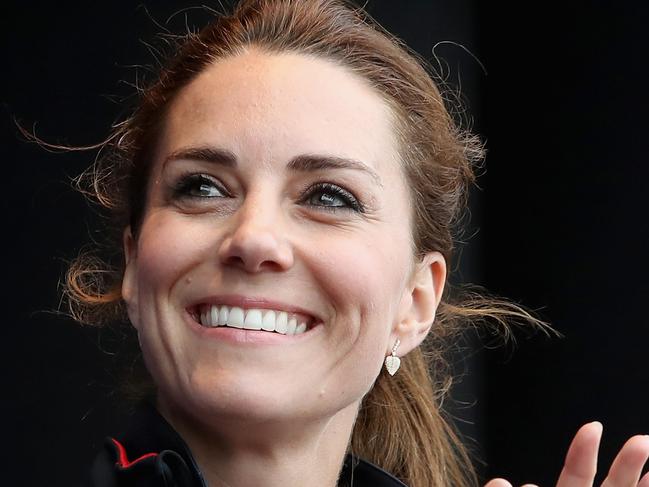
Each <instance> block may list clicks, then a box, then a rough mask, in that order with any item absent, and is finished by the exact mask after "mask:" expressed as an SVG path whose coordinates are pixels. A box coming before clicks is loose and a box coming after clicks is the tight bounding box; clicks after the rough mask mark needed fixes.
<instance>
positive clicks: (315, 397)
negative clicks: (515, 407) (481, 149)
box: [122, 50, 649, 487]
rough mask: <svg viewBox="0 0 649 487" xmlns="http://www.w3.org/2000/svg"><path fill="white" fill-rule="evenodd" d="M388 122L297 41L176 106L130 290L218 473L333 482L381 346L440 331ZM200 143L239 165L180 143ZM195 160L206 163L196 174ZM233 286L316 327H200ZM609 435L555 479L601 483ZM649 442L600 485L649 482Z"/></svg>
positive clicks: (619, 461)
mask: <svg viewBox="0 0 649 487" xmlns="http://www.w3.org/2000/svg"><path fill="white" fill-rule="evenodd" d="M393 134H394V131H393V118H392V114H391V112H390V110H389V108H388V107H387V106H386V104H385V103H384V102H383V100H382V99H381V97H380V96H379V95H378V94H377V93H376V92H374V91H373V89H372V88H371V87H369V86H367V85H366V84H365V83H364V81H363V80H362V79H360V78H358V77H357V76H355V75H354V74H353V73H350V72H348V71H347V70H345V69H344V68H341V67H340V66H336V65H335V64H333V63H330V62H328V61H325V60H321V59H313V58H308V57H305V56H301V55H290V54H282V55H276V54H274V55H269V54H265V53H261V52H258V51H255V50H251V51H248V52H246V53H244V54H241V55H238V56H236V57H232V58H228V59H224V60H220V61H218V62H216V63H215V64H213V65H212V66H210V67H209V68H207V69H206V70H205V71H203V72H202V73H201V74H200V75H199V76H197V78H196V79H194V80H193V81H192V82H191V83H190V84H189V85H188V86H187V87H185V88H184V89H183V90H182V91H181V92H180V93H179V94H178V96H177V97H176V99H175V100H174V101H173V102H172V104H171V106H170V107H169V111H168V113H167V118H166V120H165V126H164V130H163V133H162V135H161V137H160V141H159V144H158V147H157V152H156V157H155V160H154V162H153V168H152V171H151V174H152V176H151V178H150V181H149V184H148V188H147V204H146V211H145V215H144V219H143V223H142V226H141V228H140V229H139V232H138V235H137V239H136V238H134V237H133V235H132V233H131V231H130V229H127V230H126V231H125V234H124V247H125V253H126V259H127V263H126V271H125V275H124V280H123V289H122V292H123V296H124V299H125V301H126V303H127V307H128V312H129V316H130V319H131V322H132V323H133V325H134V326H135V327H136V328H137V330H138V334H139V336H140V342H141V345H142V351H143V354H144V357H145V360H146V362H147V366H148V368H149V370H150V372H151V374H152V376H153V378H154V380H155V382H156V384H157V385H158V388H159V395H158V408H159V409H160V411H161V413H162V414H163V415H164V416H165V417H166V418H167V420H169V421H170V422H171V424H172V425H173V426H174V427H175V428H176V429H177V430H178V431H179V432H180V434H181V435H182V437H183V438H184V439H185V441H186V442H187V444H188V445H189V447H190V449H191V451H192V453H193V454H194V456H195V457H196V460H197V462H198V464H199V466H200V468H201V470H202V472H203V474H204V476H205V478H206V479H207V481H208V483H209V485H210V486H212V487H217V486H231V487H237V486H250V485H265V486H270V487H272V486H282V487H283V486H286V485H309V486H316V487H317V486H328V487H332V486H335V485H336V480H337V477H338V474H339V469H340V466H341V464H342V460H343V457H344V453H345V449H346V446H347V442H348V440H349V437H350V433H351V430H352V427H353V423H354V420H355V417H356V413H357V410H358V406H359V404H360V401H361V399H362V397H363V396H364V395H365V394H366V393H367V392H368V391H369V390H370V388H371V387H372V384H373V383H374V381H375V380H376V377H377V376H378V374H379V373H380V370H381V367H382V363H383V360H384V357H385V356H387V355H389V354H390V351H391V348H392V346H393V345H394V343H395V341H396V340H397V339H399V340H400V342H401V345H400V347H399V350H398V355H399V356H403V355H406V354H407V353H408V352H409V351H411V350H412V349H414V348H415V347H417V346H418V345H419V344H420V343H421V341H422V340H423V339H424V338H425V336H426V334H427V333H428V332H429V330H430V324H431V323H432V322H433V320H434V316H435V311H436V308H437V305H438V304H439V302H440V299H441V294H442V291H443V287H444V282H445V278H446V264H445V262H444V259H443V257H442V256H441V254H439V253H437V252H432V253H430V254H428V255H426V256H425V257H424V258H423V259H422V260H421V261H415V260H414V258H413V255H412V253H411V248H412V246H411V235H412V227H411V225H412V223H411V219H410V215H411V205H410V201H409V192H408V188H407V186H406V184H405V181H404V178H403V174H402V171H401V168H400V165H399V158H398V151H397V143H396V141H395V139H394V136H393ZM206 147H210V148H218V149H219V150H225V151H228V152H229V153H231V154H232V155H234V157H235V159H236V164H235V165H229V166H225V165H223V164H219V163H215V162H209V161H205V160H202V159H204V157H196V156H195V155H194V156H191V157H188V156H187V155H186V154H185V156H183V157H177V155H178V153H179V151H186V150H187V149H192V148H194V149H195V148H206ZM174 154H175V155H176V156H174ZM305 154H307V155H325V156H334V157H339V158H351V159H353V160H355V161H360V162H361V163H362V164H363V165H364V166H365V167H366V168H368V169H369V172H368V171H366V170H359V169H350V168H325V169H318V170H315V171H312V170H309V171H295V170H291V169H289V167H288V166H289V164H290V161H291V160H293V159H294V158H295V157H296V156H300V155H305ZM188 174H193V175H197V174H202V175H204V176H203V179H202V180H200V182H199V184H196V180H193V183H191V184H189V185H187V184H184V182H186V181H187V179H186V177H187V175H188ZM321 182H327V183H330V184H334V185H337V186H339V187H342V188H344V189H345V190H346V191H348V192H350V193H352V194H353V195H354V197H355V198H356V199H357V200H358V201H359V202H360V203H361V205H362V207H363V211H354V209H352V208H350V204H349V201H348V200H345V198H341V197H340V195H337V194H332V193H331V192H330V191H329V190H327V191H324V192H323V191H322V190H320V191H319V192H317V191H316V192H314V190H313V187H314V185H315V184H317V183H321ZM201 185H202V188H203V189H201ZM179 187H182V188H183V189H184V192H183V191H179V190H178V188H179ZM188 188H191V191H190V192H192V194H193V195H194V196H193V197H190V196H189V195H188ZM341 203H342V207H338V205H339V204H341ZM331 206H335V207H336V208H335V209H333V210H332V208H331ZM223 295H236V296H239V297H246V298H250V297H253V298H259V297H263V298H266V299H272V300H274V301H279V302H281V303H286V304H288V305H297V306H300V307H302V308H303V309H305V310H306V311H307V312H308V313H310V314H312V315H313V316H315V317H316V318H317V321H319V322H321V323H322V326H320V327H319V329H317V331H316V330H313V331H312V332H309V333H307V334H305V335H304V336H303V337H302V339H301V340H299V341H297V340H293V341H292V340H286V341H285V342H279V343H274V344H272V345H271V344H266V345H258V346H249V345H243V344H241V343H233V342H226V341H223V340H219V339H215V338H214V337H213V336H212V337H205V336H202V335H199V334H197V333H195V330H192V328H191V326H190V325H189V323H188V319H190V318H188V313H187V309H188V307H190V306H191V305H192V304H195V303H196V302H197V301H200V300H205V299H208V298H209V299H211V300H215V301H216V302H218V299H219V297H220V296H223ZM260 333H261V332H260ZM600 437H601V425H599V423H591V424H589V425H585V426H584V427H583V428H582V429H581V430H580V431H579V432H578V433H577V435H576V437H575V439H574V441H573V443H572V445H571V447H570V450H569V452H568V455H567V458H566V463H565V468H564V470H563V472H562V474H561V477H560V479H559V482H558V484H557V486H558V487H590V486H592V484H593V481H594V476H595V471H596V465H597V450H598V445H599V441H600ZM647 457H649V438H647V437H641V436H638V437H633V438H631V439H630V440H629V441H628V442H627V443H626V444H625V446H624V447H623V448H622V450H621V451H620V453H619V455H618V456H617V458H616V460H615V461H614V463H613V465H612V467H611V469H610V472H609V475H608V477H607V479H606V480H605V482H604V484H603V485H604V487H626V486H637V487H649V476H645V477H644V478H643V479H642V480H640V481H638V479H639V477H640V474H641V471H642V467H643V465H644V463H645V462H646V460H647ZM510 485H511V484H510V483H509V482H507V481H506V480H503V479H494V480H492V481H491V482H489V483H488V484H487V486H486V487H506V486H510Z"/></svg>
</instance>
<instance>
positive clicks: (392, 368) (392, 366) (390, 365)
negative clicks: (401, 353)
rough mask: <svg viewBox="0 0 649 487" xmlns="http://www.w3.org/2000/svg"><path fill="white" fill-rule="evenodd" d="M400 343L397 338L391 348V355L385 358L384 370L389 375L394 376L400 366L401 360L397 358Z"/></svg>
mask: <svg viewBox="0 0 649 487" xmlns="http://www.w3.org/2000/svg"><path fill="white" fill-rule="evenodd" d="M400 343H401V341H399V339H398V338H397V342H396V343H395V344H394V347H392V355H388V356H387V357H385V369H386V370H387V371H388V374H390V375H394V374H395V373H396V372H397V370H399V367H400V366H401V359H400V358H399V357H397V348H399V344H400Z"/></svg>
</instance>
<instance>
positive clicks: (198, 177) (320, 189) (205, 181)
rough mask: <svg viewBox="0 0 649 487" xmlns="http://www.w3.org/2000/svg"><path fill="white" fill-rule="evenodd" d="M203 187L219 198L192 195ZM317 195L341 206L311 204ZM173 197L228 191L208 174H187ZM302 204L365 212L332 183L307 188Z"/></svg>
mask: <svg viewBox="0 0 649 487" xmlns="http://www.w3.org/2000/svg"><path fill="white" fill-rule="evenodd" d="M203 186H210V187H213V188H216V190H218V192H219V193H221V195H220V196H206V195H199V194H193V192H194V190H196V189H197V188H198V191H200V190H201V189H202V187H203ZM317 194H321V195H323V194H330V195H333V196H335V197H336V198H338V199H340V200H342V201H343V205H333V206H330V205H323V204H313V203H310V202H309V201H310V200H311V198H313V196H315V195H317ZM173 196H174V198H179V199H183V198H189V199H195V200H204V199H211V198H227V197H229V196H230V195H229V193H228V191H227V190H226V189H225V188H224V187H223V185H222V184H220V183H219V182H218V180H217V179H215V178H213V177H212V176H210V175H208V174H202V173H199V174H187V175H185V176H182V177H181V178H180V179H179V180H178V182H177V183H175V184H174V187H173ZM300 201H301V202H302V203H305V204H308V205H309V206H312V207H317V208H319V209H322V210H325V211H331V212H337V211H355V212H358V213H363V212H364V211H365V209H364V207H363V205H362V204H361V203H360V202H359V201H358V199H357V198H356V197H355V196H354V195H353V194H352V193H351V192H349V191H347V190H346V189H344V188H341V187H340V186H338V185H336V184H333V183H325V182H320V183H315V184H313V185H312V186H310V187H308V188H307V189H306V190H305V191H304V192H303V194H302V197H301V198H300Z"/></svg>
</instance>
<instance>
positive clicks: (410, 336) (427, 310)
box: [386, 252, 446, 356]
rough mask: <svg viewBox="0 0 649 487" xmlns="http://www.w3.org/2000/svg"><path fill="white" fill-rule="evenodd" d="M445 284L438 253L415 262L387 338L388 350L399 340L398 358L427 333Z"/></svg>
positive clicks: (389, 351) (444, 270)
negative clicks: (397, 316) (392, 327)
mask: <svg viewBox="0 0 649 487" xmlns="http://www.w3.org/2000/svg"><path fill="white" fill-rule="evenodd" d="M445 282H446V259H444V256H443V255H442V254H441V253H440V252H430V253H428V254H426V255H425V256H424V257H423V258H422V259H421V261H420V262H418V263H417V264H416V265H415V267H414V269H413V272H412V276H411V278H410V281H409V284H408V286H407V287H406V289H405V290H404V294H403V297H402V299H401V303H400V309H399V320H398V322H397V323H396V324H395V327H394V329H393V333H392V336H391V337H390V338H391V340H390V343H389V350H388V351H387V353H386V355H389V354H390V353H391V351H392V347H393V346H394V343H395V342H396V340H397V339H398V340H400V342H401V343H400V345H399V348H398V350H397V355H398V356H403V355H405V354H407V353H408V352H410V351H411V350H413V349H414V348H416V347H417V346H419V345H420V344H421V342H423V341H424V339H425V338H426V336H427V335H428V332H429V331H430V329H431V327H432V325H433V321H435V313H436V312H437V307H438V306H439V303H440V301H441V300H442V294H443V292H444V283H445Z"/></svg>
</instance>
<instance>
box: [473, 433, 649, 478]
mask: <svg viewBox="0 0 649 487" xmlns="http://www.w3.org/2000/svg"><path fill="white" fill-rule="evenodd" d="M601 438H602V425H601V423H598V422H593V423H588V424H585V425H584V426H582V427H581V428H580V429H579V431H578V432H577V434H576V435H575V438H574V439H573V440H572V443H571V444H570V448H569V449H568V453H567V455H566V461H565V463H564V467H563V469H562V471H561V474H560V475H559V480H558V481H557V487H591V486H592V485H593V483H594V481H595V475H596V473H597V452H598V450H599V444H600V441H601ZM648 458H649V436H647V435H636V436H633V437H632V438H630V439H629V440H628V441H627V442H626V443H625V444H624V446H623V447H622V448H621V449H620V452H619V453H618V454H617V456H616V457H615V460H613V463H612V464H611V467H610V469H609V471H608V474H607V476H606V478H605V479H604V481H603V482H602V484H601V485H602V487H649V473H647V474H645V475H644V476H642V469H643V467H644V465H645V463H646V462H647V459H648ZM641 476H642V478H641ZM511 486H512V484H511V483H510V482H508V481H507V480H505V479H493V480H491V481H490V482H488V483H487V484H486V485H485V487H511ZM523 487H535V484H525V485H524V486H523Z"/></svg>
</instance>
